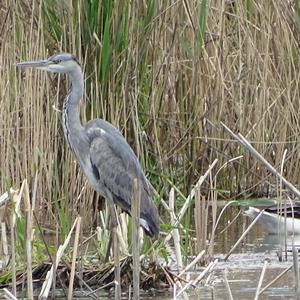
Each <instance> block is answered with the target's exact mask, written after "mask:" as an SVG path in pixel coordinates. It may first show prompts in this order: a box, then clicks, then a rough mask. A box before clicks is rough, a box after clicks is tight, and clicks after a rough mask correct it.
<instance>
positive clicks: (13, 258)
mask: <svg viewBox="0 0 300 300" xmlns="http://www.w3.org/2000/svg"><path fill="white" fill-rule="evenodd" d="M9 223H10V243H11V279H12V293H13V295H14V296H17V275H16V242H15V224H14V218H13V213H12V214H11V215H10V217H9Z"/></svg>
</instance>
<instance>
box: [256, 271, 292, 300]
mask: <svg viewBox="0 0 300 300" xmlns="http://www.w3.org/2000/svg"><path fill="white" fill-rule="evenodd" d="M292 268H293V265H290V266H289V267H288V268H286V269H285V270H283V271H282V272H281V273H280V274H279V275H278V276H276V277H275V278H274V279H273V280H272V281H270V282H269V283H268V284H267V285H266V286H265V287H264V288H262V289H261V290H260V291H259V295H261V294H262V293H263V292H264V291H265V290H266V289H268V288H269V287H270V286H271V285H273V284H274V283H275V282H276V281H277V280H279V279H280V278H281V277H282V276H283V275H284V274H285V273H287V272H288V271H289V270H291V269H292Z"/></svg>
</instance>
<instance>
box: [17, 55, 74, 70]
mask: <svg viewBox="0 0 300 300" xmlns="http://www.w3.org/2000/svg"><path fill="white" fill-rule="evenodd" d="M16 66H17V67H30V68H36V69H40V70H45V71H48V72H53V73H65V74H71V73H72V72H74V71H77V70H78V68H79V69H80V65H79V62H78V59H77V58H76V57H75V56H74V55H72V54H69V53H59V54H56V55H53V56H51V57H49V58H48V59H46V60H36V61H24V62H19V63H17V64H16Z"/></svg>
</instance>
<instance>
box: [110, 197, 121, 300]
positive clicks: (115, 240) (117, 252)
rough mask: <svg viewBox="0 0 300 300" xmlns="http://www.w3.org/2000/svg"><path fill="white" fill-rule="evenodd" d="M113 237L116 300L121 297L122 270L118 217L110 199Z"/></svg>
mask: <svg viewBox="0 0 300 300" xmlns="http://www.w3.org/2000/svg"><path fill="white" fill-rule="evenodd" d="M109 209H110V222H109V227H110V230H111V238H112V242H113V253H114V267H115V300H119V299H121V270H120V247H119V239H118V232H117V230H118V219H117V214H116V210H115V206H114V204H113V202H111V201H109Z"/></svg>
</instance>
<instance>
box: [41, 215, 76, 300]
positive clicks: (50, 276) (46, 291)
mask: <svg viewBox="0 0 300 300" xmlns="http://www.w3.org/2000/svg"><path fill="white" fill-rule="evenodd" d="M77 221H78V217H77V218H76V219H75V221H74V223H73V225H72V228H71V230H70V232H69V234H68V236H67V237H66V239H65V242H64V243H63V245H60V246H59V247H58V250H57V252H56V257H55V260H54V264H52V266H51V269H50V270H49V271H48V273H47V275H46V279H45V281H44V283H43V286H42V289H41V292H40V295H39V299H47V297H48V295H49V291H50V288H51V284H52V279H53V277H54V275H55V272H56V269H57V266H58V264H59V262H60V259H61V257H62V255H63V253H64V251H65V250H66V248H67V246H68V244H69V242H70V239H71V235H72V232H73V230H74V228H75V226H76V224H77Z"/></svg>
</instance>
